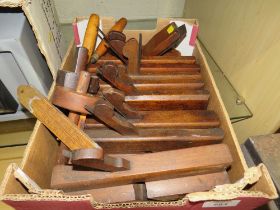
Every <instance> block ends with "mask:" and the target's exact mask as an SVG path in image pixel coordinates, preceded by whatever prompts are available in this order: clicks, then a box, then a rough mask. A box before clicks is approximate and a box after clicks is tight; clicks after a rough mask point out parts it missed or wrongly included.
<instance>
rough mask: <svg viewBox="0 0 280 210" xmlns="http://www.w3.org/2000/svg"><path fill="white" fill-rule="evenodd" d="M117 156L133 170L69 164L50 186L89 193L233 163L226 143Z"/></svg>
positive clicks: (209, 170)
mask: <svg viewBox="0 0 280 210" xmlns="http://www.w3.org/2000/svg"><path fill="white" fill-rule="evenodd" d="M112 156H113V157H115V155H112ZM117 157H119V158H124V159H126V160H128V161H130V170H126V171H117V172H114V173H110V172H102V171H77V170H74V169H73V167H72V166H69V165H56V166H55V167H54V169H53V174H52V181H51V186H52V188H54V189H62V190H64V191H65V192H69V191H75V190H88V189H95V188H102V187H110V186H116V185H125V184H132V183H135V182H136V183H138V182H146V181H156V180H162V179H169V178H178V177H182V176H191V175H201V174H208V173H214V172H219V171H224V170H225V169H226V168H227V167H229V166H230V164H231V163H232V157H231V155H230V151H229V149H228V147H227V146H226V145H225V144H214V145H207V146H201V147H194V148H187V149H179V150H171V151H164V152H157V153H145V154H123V155H121V154H118V155H117ZM171 157H173V158H171ZM174 157H176V159H175V158H174Z"/></svg>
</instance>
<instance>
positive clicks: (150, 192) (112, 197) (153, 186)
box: [67, 171, 230, 203]
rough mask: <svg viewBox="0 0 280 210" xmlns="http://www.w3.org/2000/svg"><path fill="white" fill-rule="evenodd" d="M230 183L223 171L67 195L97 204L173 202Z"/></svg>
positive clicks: (81, 191)
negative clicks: (83, 196) (146, 201)
mask: <svg viewBox="0 0 280 210" xmlns="http://www.w3.org/2000/svg"><path fill="white" fill-rule="evenodd" d="M228 183H230V182H229V178H228V175H227V173H226V171H222V172H216V173H210V174H203V175H196V176H188V177H181V178H175V179H167V180H159V181H150V182H145V183H137V184H128V185H119V186H113V187H106V188H98V189H90V190H80V191H73V192H67V194H68V195H85V194H91V195H92V197H93V199H94V200H95V201H96V202H102V203H118V202H128V201H140V200H148V199H151V200H159V201H171V200H178V199H180V198H182V197H184V196H185V194H188V193H192V192H202V191H207V190H211V189H213V188H214V187H215V186H217V185H222V184H228ZM120 192H121V193H120Z"/></svg>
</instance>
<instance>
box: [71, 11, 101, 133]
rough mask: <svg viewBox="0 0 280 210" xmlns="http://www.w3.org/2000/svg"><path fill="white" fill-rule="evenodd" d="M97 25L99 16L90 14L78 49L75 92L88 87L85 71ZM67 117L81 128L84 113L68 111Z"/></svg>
mask: <svg viewBox="0 0 280 210" xmlns="http://www.w3.org/2000/svg"><path fill="white" fill-rule="evenodd" d="M98 27H99V16H98V15H96V14H92V15H91V16H90V18H89V21H88V25H87V28H86V32H85V36H84V41H83V47H82V48H81V49H79V53H78V58H77V64H76V68H75V73H77V74H78V75H79V76H78V80H77V82H76V87H75V91H76V92H77V93H86V92H87V90H88V88H89V84H90V74H89V73H88V72H86V65H87V63H88V62H89V61H90V58H91V56H92V54H93V51H94V48H95V44H96V39H97V33H98ZM86 51H87V55H85V52H86ZM68 117H69V119H71V120H72V121H73V122H74V123H75V124H77V125H78V127H80V128H81V129H83V126H84V124H85V119H86V115H79V114H78V113H74V112H70V113H69V115H68Z"/></svg>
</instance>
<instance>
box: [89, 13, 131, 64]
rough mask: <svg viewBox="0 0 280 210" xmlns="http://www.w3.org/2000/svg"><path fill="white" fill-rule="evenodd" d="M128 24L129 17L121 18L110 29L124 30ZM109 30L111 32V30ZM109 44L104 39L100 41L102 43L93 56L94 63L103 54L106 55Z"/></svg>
mask: <svg viewBox="0 0 280 210" xmlns="http://www.w3.org/2000/svg"><path fill="white" fill-rule="evenodd" d="M126 24H127V19H126V18H121V19H119V20H118V21H117V22H116V24H115V25H114V26H113V27H112V28H111V29H110V31H119V32H122V31H123V29H124V28H125V26H126ZM110 31H109V32H110ZM107 49H108V48H107V46H106V42H105V41H104V40H102V41H101V42H100V44H99V45H98V47H97V48H96V51H95V53H94V54H93V56H92V60H91V62H92V63H95V62H96V61H97V60H98V59H99V58H100V57H101V56H102V55H104V54H105V53H106V52H107Z"/></svg>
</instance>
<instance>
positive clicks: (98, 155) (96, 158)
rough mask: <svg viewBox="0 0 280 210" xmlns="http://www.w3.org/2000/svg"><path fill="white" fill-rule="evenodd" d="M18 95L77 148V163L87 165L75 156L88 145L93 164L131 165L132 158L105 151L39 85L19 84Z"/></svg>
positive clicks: (102, 167)
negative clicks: (46, 95) (40, 89)
mask: <svg viewBox="0 0 280 210" xmlns="http://www.w3.org/2000/svg"><path fill="white" fill-rule="evenodd" d="M18 98H19V101H20V102H21V104H22V105H23V106H24V107H25V108H26V109H28V110H29V111H30V112H31V113H32V114H33V115H34V116H35V117H36V118H37V119H38V120H40V121H41V122H42V123H43V124H44V125H45V126H46V127H47V128H48V129H49V130H50V131H51V132H52V133H53V134H54V135H55V136H56V137H57V138H58V139H59V140H60V141H61V142H63V143H64V144H65V145H66V146H67V147H68V148H69V149H70V150H72V151H73V157H72V163H73V164H77V165H83V163H81V164H80V163H79V161H76V160H75V154H76V155H77V154H79V152H81V151H82V150H84V149H90V150H91V160H90V164H91V167H92V168H96V169H100V170H105V171H115V170H127V169H129V161H127V160H126V159H122V158H118V157H112V156H109V155H106V154H104V153H103V149H102V148H101V147H100V146H99V145H98V144H97V143H95V142H94V140H93V139H91V138H90V137H89V136H88V135H87V134H85V133H84V132H83V131H81V130H80V129H79V128H78V127H77V126H76V125H75V124H74V123H73V122H71V120H70V119H69V118H67V117H66V116H65V115H64V114H63V113H62V112H60V111H59V110H58V109H57V108H56V107H54V106H53V105H52V104H51V103H50V102H49V101H48V100H47V99H46V98H45V97H44V96H43V95H42V94H41V93H40V92H38V91H37V90H36V89H34V88H32V87H31V86H28V85H22V86H19V88H18Z"/></svg>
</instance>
